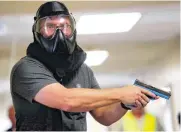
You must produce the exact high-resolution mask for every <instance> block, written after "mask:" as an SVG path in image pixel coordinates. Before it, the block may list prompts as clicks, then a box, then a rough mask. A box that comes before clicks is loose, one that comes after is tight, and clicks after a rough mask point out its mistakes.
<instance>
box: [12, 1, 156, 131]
mask: <svg viewBox="0 0 181 132" xmlns="http://www.w3.org/2000/svg"><path fill="white" fill-rule="evenodd" d="M34 20H35V22H34V25H33V35H34V42H33V43H31V44H30V45H29V46H28V48H27V56H25V57H24V58H22V59H21V60H20V61H19V62H17V63H16V64H15V66H14V67H13V69H12V72H11V94H12V99H13V103H14V106H15V111H16V119H17V123H16V129H17V131H27V130H31V131H37V130H41V131H86V129H87V127H86V112H90V113H91V115H92V116H93V117H94V118H95V120H97V121H98V122H100V123H101V124H103V125H106V126H107V125H110V124H112V123H113V122H115V121H117V120H118V119H120V118H121V117H122V116H123V115H124V114H125V113H126V112H127V107H126V105H127V104H132V105H135V106H136V107H145V106H146V105H147V103H148V102H149V98H148V97H147V96H146V95H149V96H151V97H153V98H155V99H158V97H157V96H155V95H154V94H153V93H151V92H149V91H146V90H143V89H141V88H139V87H136V86H125V87H122V88H108V89H100V88H99V85H98V83H97V81H96V79H95V77H94V74H93V72H92V70H91V69H90V68H89V67H88V66H87V65H85V64H84V61H85V59H86V54H85V52H84V51H83V50H82V49H81V48H80V47H79V46H78V45H77V43H76V28H75V27H76V26H75V20H74V18H73V16H72V14H70V13H69V11H68V9H67V7H66V6H65V5H64V4H63V3H61V2H56V1H51V2H46V3H44V4H42V5H41V6H40V8H39V9H38V11H37V13H36V16H35V17H34Z"/></svg>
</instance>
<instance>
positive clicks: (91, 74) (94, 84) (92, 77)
mask: <svg viewBox="0 0 181 132" xmlns="http://www.w3.org/2000/svg"><path fill="white" fill-rule="evenodd" d="M87 67H88V66H87ZM88 72H89V77H90V83H91V88H94V89H100V86H99V84H98V82H97V79H96V77H95V75H94V72H93V71H92V69H91V68H90V67H88Z"/></svg>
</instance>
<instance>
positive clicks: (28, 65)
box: [11, 56, 45, 74]
mask: <svg viewBox="0 0 181 132" xmlns="http://www.w3.org/2000/svg"><path fill="white" fill-rule="evenodd" d="M37 68H45V66H44V65H43V64H42V63H41V62H39V61H38V60H36V59H34V58H32V57H29V56H24V57H23V58H21V59H20V60H19V61H17V62H16V63H15V64H14V66H13V67H12V70H11V74H12V73H14V72H15V71H16V70H17V69H20V70H21V71H27V70H36V69H37Z"/></svg>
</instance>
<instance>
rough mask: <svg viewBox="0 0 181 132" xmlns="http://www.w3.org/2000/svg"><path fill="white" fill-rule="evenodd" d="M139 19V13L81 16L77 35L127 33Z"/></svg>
mask: <svg viewBox="0 0 181 132" xmlns="http://www.w3.org/2000/svg"><path fill="white" fill-rule="evenodd" d="M140 18H141V13H139V12H133V13H114V14H98V15H84V16H81V17H80V19H79V21H78V23H77V33H78V34H100V33H118V32H128V31H129V30H131V28H132V27H133V26H134V25H135V24H136V23H137V22H138V20H139V19H140Z"/></svg>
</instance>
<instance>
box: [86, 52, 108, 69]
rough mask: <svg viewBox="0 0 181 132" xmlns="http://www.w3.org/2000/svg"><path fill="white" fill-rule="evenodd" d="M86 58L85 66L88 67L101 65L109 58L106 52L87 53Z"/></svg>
mask: <svg viewBox="0 0 181 132" xmlns="http://www.w3.org/2000/svg"><path fill="white" fill-rule="evenodd" d="M86 53H87V58H86V60H85V64H87V65H88V66H98V65H101V64H102V63H103V62H104V61H105V60H106V59H107V57H108V56H109V53H108V52H107V51H87V52H86Z"/></svg>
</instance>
